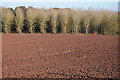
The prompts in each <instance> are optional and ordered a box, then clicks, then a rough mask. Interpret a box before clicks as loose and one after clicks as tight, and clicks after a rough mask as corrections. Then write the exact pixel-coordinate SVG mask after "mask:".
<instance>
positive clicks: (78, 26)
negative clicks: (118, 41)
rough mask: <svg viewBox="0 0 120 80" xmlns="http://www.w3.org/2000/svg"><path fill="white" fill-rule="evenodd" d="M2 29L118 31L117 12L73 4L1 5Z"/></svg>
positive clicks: (85, 31) (101, 32)
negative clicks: (51, 5) (57, 5)
mask: <svg viewBox="0 0 120 80" xmlns="http://www.w3.org/2000/svg"><path fill="white" fill-rule="evenodd" d="M0 10H1V12H0V23H1V24H0V30H1V32H3V33H53V34H56V33H77V34H92V33H97V34H99V35H118V34H119V27H118V13H117V12H114V11H109V10H104V9H101V10H94V9H88V10H82V9H70V8H62V9H61V8H51V9H44V8H33V7H28V8H26V7H24V6H19V7H16V8H15V9H12V8H5V7H0Z"/></svg>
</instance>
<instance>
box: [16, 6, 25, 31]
mask: <svg viewBox="0 0 120 80" xmlns="http://www.w3.org/2000/svg"><path fill="white" fill-rule="evenodd" d="M15 14H16V16H15V22H16V26H17V27H16V30H17V32H18V33H22V30H23V25H24V20H25V13H24V9H23V8H21V7H17V8H16V9H15Z"/></svg>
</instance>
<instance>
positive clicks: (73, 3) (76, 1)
mask: <svg viewBox="0 0 120 80" xmlns="http://www.w3.org/2000/svg"><path fill="white" fill-rule="evenodd" d="M0 1H1V2H2V3H1V4H0V6H3V7H10V8H15V7H17V6H26V7H28V6H32V7H35V8H55V7H56V8H76V9H79V8H82V9H88V8H94V9H108V10H112V11H118V2H119V0H82V1H81V0H66V1H65V0H24V1H23V0H0Z"/></svg>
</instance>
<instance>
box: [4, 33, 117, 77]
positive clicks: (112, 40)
mask: <svg viewBox="0 0 120 80" xmlns="http://www.w3.org/2000/svg"><path fill="white" fill-rule="evenodd" d="M2 41H3V44H2V47H3V49H2V51H3V54H2V56H3V57H2V65H3V66H2V70H3V78H87V77H88V78H89V77H93V78H117V77H118V37H117V36H100V35H99V36H98V35H78V34H2Z"/></svg>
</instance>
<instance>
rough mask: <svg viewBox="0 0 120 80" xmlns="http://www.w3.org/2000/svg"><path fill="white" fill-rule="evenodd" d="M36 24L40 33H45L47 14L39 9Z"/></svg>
mask: <svg viewBox="0 0 120 80" xmlns="http://www.w3.org/2000/svg"><path fill="white" fill-rule="evenodd" d="M37 19H38V22H39V24H40V32H41V33H46V28H47V21H48V20H49V13H48V11H47V10H45V9H43V8H42V9H39V10H38V15H37Z"/></svg>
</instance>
